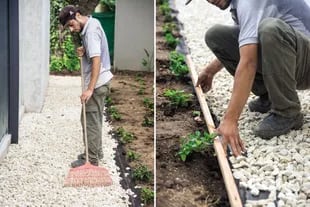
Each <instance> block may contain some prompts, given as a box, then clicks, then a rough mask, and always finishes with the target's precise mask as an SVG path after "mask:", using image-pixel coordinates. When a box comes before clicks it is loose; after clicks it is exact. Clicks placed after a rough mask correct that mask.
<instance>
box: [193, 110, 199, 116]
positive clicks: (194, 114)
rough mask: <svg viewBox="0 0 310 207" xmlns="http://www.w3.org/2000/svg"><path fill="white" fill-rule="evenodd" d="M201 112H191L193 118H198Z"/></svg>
mask: <svg viewBox="0 0 310 207" xmlns="http://www.w3.org/2000/svg"><path fill="white" fill-rule="evenodd" d="M200 115H201V112H200V111H193V116H200Z"/></svg>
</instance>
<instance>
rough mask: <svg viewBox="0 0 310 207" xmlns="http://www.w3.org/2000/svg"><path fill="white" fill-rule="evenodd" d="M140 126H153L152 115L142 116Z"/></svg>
mask: <svg viewBox="0 0 310 207" xmlns="http://www.w3.org/2000/svg"><path fill="white" fill-rule="evenodd" d="M142 126H144V127H152V126H154V119H153V117H151V118H150V117H148V116H144V120H143V122H142Z"/></svg>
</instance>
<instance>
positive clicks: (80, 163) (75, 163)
mask: <svg viewBox="0 0 310 207" xmlns="http://www.w3.org/2000/svg"><path fill="white" fill-rule="evenodd" d="M89 162H90V164H92V165H95V166H98V165H99V163H98V161H89ZM85 163H86V160H82V159H78V160H75V161H73V162H71V167H72V168H76V167H80V166H82V165H84V164H85Z"/></svg>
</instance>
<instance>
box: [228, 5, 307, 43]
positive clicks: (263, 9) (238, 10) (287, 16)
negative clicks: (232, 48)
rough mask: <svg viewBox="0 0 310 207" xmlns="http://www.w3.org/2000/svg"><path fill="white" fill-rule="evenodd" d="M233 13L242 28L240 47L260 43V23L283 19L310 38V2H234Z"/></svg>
mask: <svg viewBox="0 0 310 207" xmlns="http://www.w3.org/2000/svg"><path fill="white" fill-rule="evenodd" d="M230 7H231V13H232V16H233V19H234V21H235V23H236V24H237V25H239V27H240V34H239V47H241V46H243V45H246V44H252V43H258V26H259V23H260V22H261V21H262V20H263V19H265V18H267V17H273V18H278V19H281V20H282V21H284V22H286V23H287V24H288V25H290V26H291V27H293V28H294V29H295V30H297V31H300V32H302V33H303V34H305V35H306V36H308V37H309V38H310V0H232V1H231V5H230Z"/></svg>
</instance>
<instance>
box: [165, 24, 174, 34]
mask: <svg viewBox="0 0 310 207" xmlns="http://www.w3.org/2000/svg"><path fill="white" fill-rule="evenodd" d="M176 28H177V25H176V24H175V23H174V22H167V23H165V24H164V26H163V32H164V34H167V33H171V34H172V33H173V30H175V29H176Z"/></svg>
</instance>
